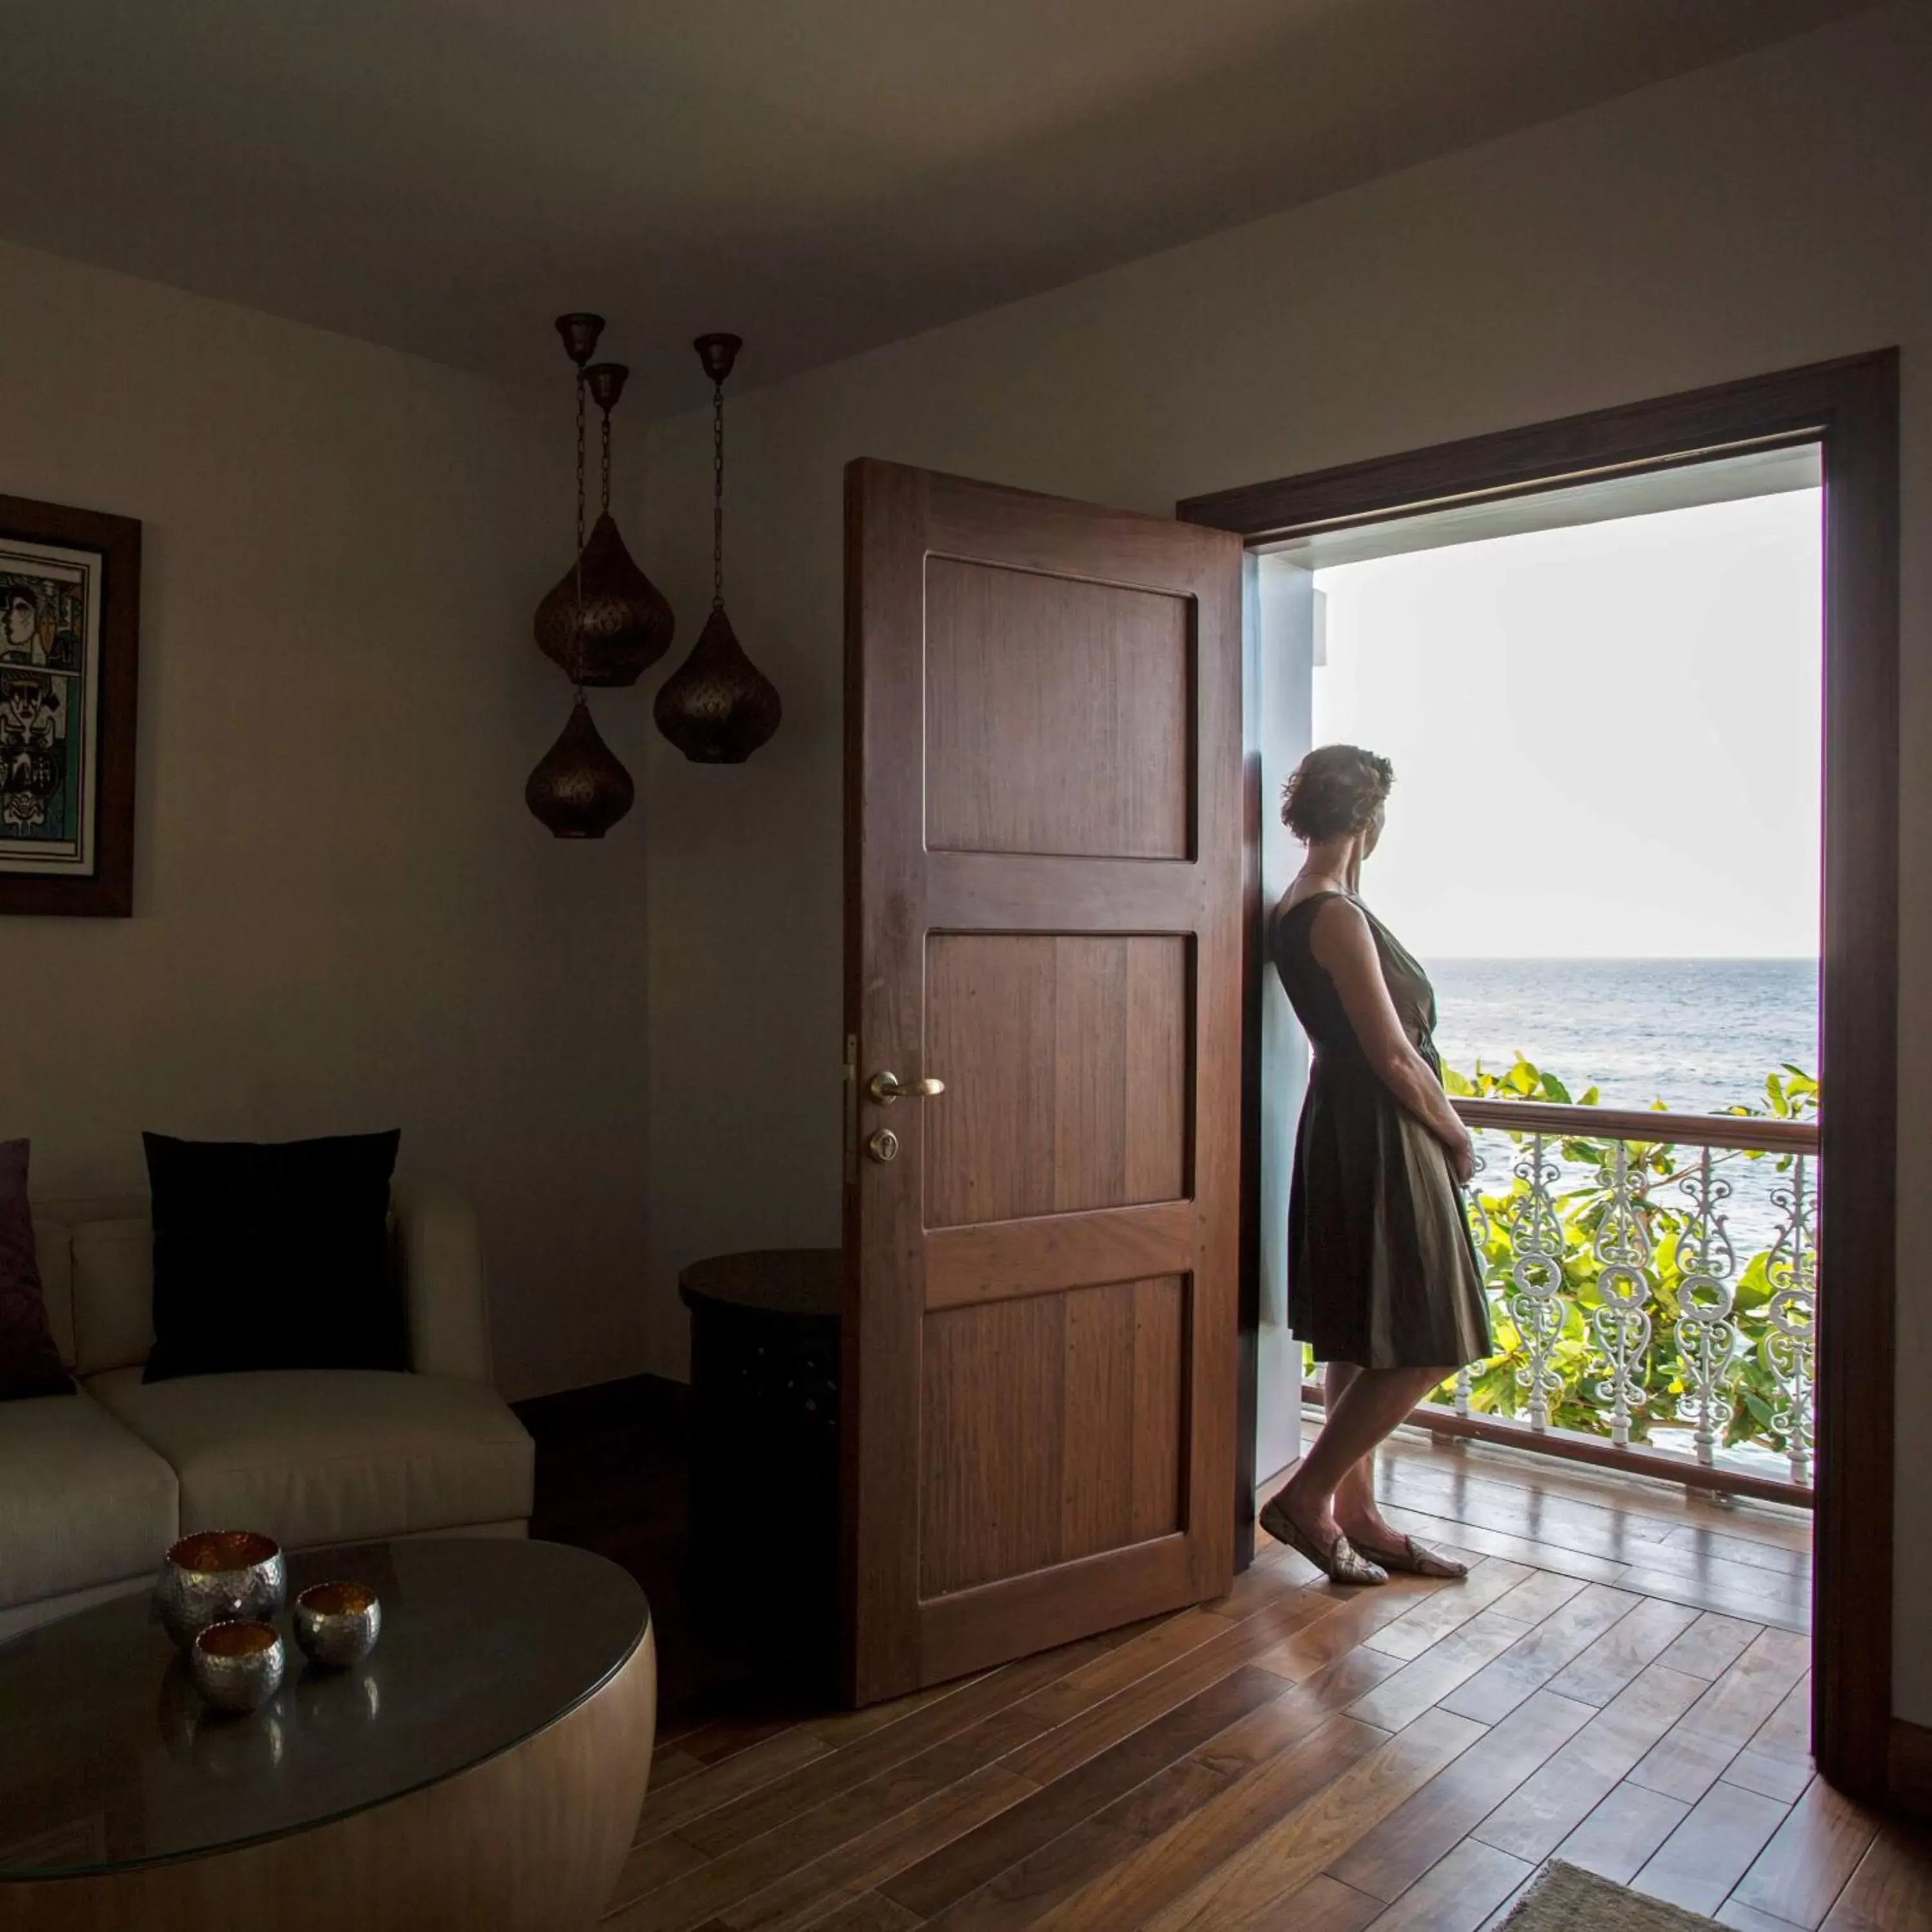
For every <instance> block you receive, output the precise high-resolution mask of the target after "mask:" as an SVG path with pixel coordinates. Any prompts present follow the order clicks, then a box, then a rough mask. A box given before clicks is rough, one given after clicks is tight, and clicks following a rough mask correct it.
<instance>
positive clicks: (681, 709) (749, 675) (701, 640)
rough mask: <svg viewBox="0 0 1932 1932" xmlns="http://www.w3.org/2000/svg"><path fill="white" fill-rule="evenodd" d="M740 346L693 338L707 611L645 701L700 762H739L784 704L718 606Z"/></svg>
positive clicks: (731, 338)
mask: <svg viewBox="0 0 1932 1932" xmlns="http://www.w3.org/2000/svg"><path fill="white" fill-rule="evenodd" d="M743 346H744V345H743V344H742V341H740V340H739V338H738V337H736V336H735V335H700V337H699V338H697V341H695V342H694V343H693V344H691V347H693V348H694V349H695V350H697V355H698V359H699V361H700V362H702V363H703V365H704V372H705V374H706V375H708V376H709V377H710V378H711V614H710V616H709V617H707V618H706V619H705V623H704V628H703V631H701V632H700V634H699V636H698V639H697V643H696V644H695V645H694V646H693V647H692V649H691V655H690V656H688V658H685V661H684V662H683V663H682V664H680V665H679V667H677V669H676V670H674V671H673V672H672V673H671V674H670V676H669V677H667V679H665V680H664V682H663V683H662V684H661V685H660V686H659V687H658V694H657V698H656V701H655V703H653V704H652V707H651V709H652V715H653V716H654V717H655V718H656V719H657V724H658V730H660V731H661V732H662V733H664V736H666V737H667V738H668V739H670V742H672V743H673V745H676V747H677V748H678V749H679V751H682V753H683V754H684V755H685V757H687V758H688V759H690V760H691V762H692V763H694V764H700V765H741V764H742V763H744V762H745V760H746V759H747V758H748V757H750V756H751V754H752V753H753V752H754V751H756V750H757V748H758V747H759V746H760V745H762V744H763V743H764V742H765V741H766V739H768V738H769V737H770V736H771V735H772V733H773V732H774V731H775V730H777V729H778V719H779V717H780V715H781V712H782V709H783V707H782V706H781V704H780V703H779V700H778V690H777V688H776V687H775V685H773V684H772V681H771V680H770V679H769V678H768V677H766V676H765V674H764V673H763V672H762V671H761V670H759V668H758V667H757V665H756V664H754V663H752V661H751V659H750V658H748V657H747V656H746V655H745V652H744V650H743V648H742V646H740V645H739V642H738V639H737V637H736V634H735V633H734V632H733V630H732V628H731V619H730V618H729V617H728V616H726V614H725V611H724V380H725V378H726V377H727V376H729V375H730V373H731V369H732V365H733V363H735V362H736V360H737V358H738V351H739V349H741V348H742V347H743Z"/></svg>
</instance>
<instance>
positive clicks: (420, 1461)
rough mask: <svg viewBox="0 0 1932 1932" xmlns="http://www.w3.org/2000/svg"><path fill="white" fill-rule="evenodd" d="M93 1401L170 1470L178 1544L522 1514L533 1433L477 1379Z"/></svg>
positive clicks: (164, 1390) (378, 1377)
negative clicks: (225, 1536)
mask: <svg viewBox="0 0 1932 1932" xmlns="http://www.w3.org/2000/svg"><path fill="white" fill-rule="evenodd" d="M87 1388H88V1392H89V1394H91V1395H92V1396H93V1397H95V1398H96V1399H97V1400H98V1401H99V1402H100V1403H101V1406H103V1407H104V1409H107V1410H108V1411H109V1412H110V1414H112V1415H114V1416H115V1417H116V1418H118V1419H119V1420H120V1421H123V1422H124V1423H125V1424H127V1427H129V1428H130V1429H131V1430H133V1431H134V1433H136V1435H137V1436H139V1437H140V1438H141V1439H142V1441H143V1442H147V1443H149V1444H151V1445H152V1446H153V1447H154V1448H155V1449H156V1450H157V1451H159V1452H160V1454H161V1455H163V1456H164V1457H166V1459H167V1460H168V1461H169V1463H172V1465H173V1466H174V1469H175V1473H176V1475H178V1477H179V1478H180V1481H181V1533H182V1534H183V1535H187V1534H189V1533H190V1532H193V1531H195V1530H198V1529H259V1530H263V1531H266V1532H267V1534H268V1535H271V1536H272V1537H275V1538H277V1539H278V1541H280V1542H281V1543H282V1544H285V1545H286V1546H287V1547H289V1548H290V1549H301V1548H303V1547H306V1546H308V1545H310V1544H318V1543H345V1542H353V1541H359V1540H362V1539H363V1538H374V1537H381V1536H396V1535H408V1534H410V1533H412V1532H416V1531H418V1530H426V1529H455V1528H458V1527H460V1526H463V1525H464V1524H468V1523H497V1522H501V1521H502V1520H504V1519H505V1518H507V1517H527V1516H528V1515H529V1513H530V1499H531V1490H532V1480H533V1472H534V1450H533V1446H532V1443H531V1442H530V1439H529V1435H528V1433H526V1431H525V1430H524V1428H523V1424H521V1423H520V1422H519V1421H517V1418H516V1417H515V1416H514V1415H512V1414H511V1411H510V1408H509V1405H508V1403H505V1401H504V1400H503V1399H502V1397H500V1396H499V1395H498V1394H496V1391H494V1390H493V1389H490V1388H485V1387H484V1385H482V1384H481V1383H480V1382H458V1381H453V1380H450V1379H446V1378H445V1377H443V1376H413V1375H403V1374H395V1373H387V1372H386V1371H383V1370H377V1369H321V1370H317V1369H276V1370H253V1371H248V1370H245V1371H241V1372H238V1373H233V1374H229V1375H220V1376H178V1377H175V1378H173V1379H170V1380H168V1381H166V1382H143V1381H142V1379H141V1372H140V1371H139V1370H138V1369H117V1370H113V1371H112V1372H111V1373H108V1374H107V1375H103V1376H95V1378H94V1379H92V1381H91V1382H89V1383H88V1385H87Z"/></svg>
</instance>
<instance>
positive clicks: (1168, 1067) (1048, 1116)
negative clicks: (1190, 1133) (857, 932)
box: [925, 933, 1194, 1229]
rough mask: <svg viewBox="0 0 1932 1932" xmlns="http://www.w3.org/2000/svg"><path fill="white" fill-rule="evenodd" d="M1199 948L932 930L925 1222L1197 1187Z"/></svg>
mask: <svg viewBox="0 0 1932 1932" xmlns="http://www.w3.org/2000/svg"><path fill="white" fill-rule="evenodd" d="M1188 949H1189V941H1187V939H1186V938H1184V937H1181V936H1179V935H1151V934H1143V935H1134V936H1132V937H1121V938H1116V937H1112V936H1106V937H1103V936H1099V935H1089V934H1060V935H1052V936H1048V935H1032V934H1021V933H936V934H935V935H932V937H931V938H930V939H929V941H928V943H927V947H926V1061H925V1064H926V1065H927V1066H929V1067H950V1069H952V1072H951V1073H950V1074H949V1075H948V1076H947V1085H948V1097H949V1098H950V1099H951V1100H953V1103H954V1104H953V1105H952V1106H944V1107H935V1108H932V1109H929V1118H928V1120H927V1122H926V1226H927V1227H928V1228H929V1229H938V1228H951V1227H959V1226H966V1225H968V1224H970V1223H977V1222H985V1221H1007V1220H1020V1219H1023V1218H1026V1217H1032V1216H1036V1215H1040V1214H1054V1213H1067V1212H1070V1211H1074V1210H1076V1209H1081V1208H1125V1207H1131V1206H1134V1205H1138V1204H1139V1203H1140V1202H1148V1201H1172V1200H1174V1199H1178V1197H1179V1196H1181V1195H1183V1194H1184V1193H1186V1192H1187V1165H1188V1163H1187V1155H1188V1148H1187V1101H1188V1094H1187V1043H1188V1040H1189V1039H1190V1037H1191V1036H1192V1034H1193V1028H1194V1016H1193V1010H1192V1009H1193V999H1192V992H1191V986H1190V978H1191V976H1190V974H1189V971H1188V957H1187V956H1188Z"/></svg>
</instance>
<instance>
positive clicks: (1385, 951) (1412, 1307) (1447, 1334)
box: [1268, 892, 1492, 1369]
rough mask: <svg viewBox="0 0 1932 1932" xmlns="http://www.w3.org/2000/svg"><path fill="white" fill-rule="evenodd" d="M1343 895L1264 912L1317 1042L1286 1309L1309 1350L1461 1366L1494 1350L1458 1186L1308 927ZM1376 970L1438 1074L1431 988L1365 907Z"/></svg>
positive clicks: (1378, 1364)
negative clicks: (1379, 1066) (1370, 1054)
mask: <svg viewBox="0 0 1932 1932" xmlns="http://www.w3.org/2000/svg"><path fill="white" fill-rule="evenodd" d="M1331 898H1350V895H1348V894H1346V893H1337V892H1315V893H1312V894H1310V896H1309V897H1308V898H1305V899H1303V900H1301V901H1298V903H1297V904H1294V905H1292V906H1282V905H1277V907H1275V909H1274V911H1273V912H1272V913H1271V914H1270V915H1269V918H1268V954H1269V956H1270V958H1271V959H1273V960H1274V965H1275V971H1277V973H1279V974H1280V975H1281V983H1282V985H1283V987H1284V988H1285V989H1286V992H1287V994H1288V997H1289V1001H1290V1003H1291V1004H1292V1005H1293V1007H1294V1008H1295V1017H1296V1018H1297V1019H1298V1020H1300V1021H1301V1025H1302V1029H1303V1031H1304V1032H1305V1033H1307V1035H1308V1039H1309V1043H1310V1045H1311V1046H1313V1049H1314V1053H1315V1058H1314V1064H1313V1067H1311V1068H1310V1073H1309V1079H1308V1094H1307V1098H1306V1099H1305V1100H1304V1102H1303V1103H1302V1108H1301V1124H1300V1126H1299V1127H1298V1129H1297V1130H1296V1133H1295V1175H1294V1181H1293V1184H1292V1188H1291V1190H1290V1193H1289V1211H1288V1319H1289V1327H1290V1328H1292V1330H1293V1331H1294V1332H1295V1337H1296V1339H1297V1340H1299V1341H1303V1342H1306V1343H1308V1344H1309V1345H1310V1346H1311V1347H1312V1348H1313V1349H1314V1351H1315V1355H1316V1360H1317V1361H1324V1362H1355V1363H1357V1364H1360V1365H1361V1367H1364V1368H1369V1369H1394V1368H1433V1367H1444V1368H1460V1367H1462V1366H1463V1364H1465V1363H1469V1362H1479V1361H1483V1360H1484V1358H1487V1356H1488V1355H1490V1353H1491V1352H1492V1350H1491V1346H1490V1318H1489V1306H1488V1304H1487V1301H1486V1300H1485V1298H1484V1294H1483V1284H1482V1274H1481V1269H1480V1268H1479V1266H1478V1262H1477V1259H1476V1250H1475V1243H1474V1242H1473V1241H1472V1239H1471V1238H1470V1235H1469V1217H1468V1214H1467V1211H1466V1208H1465V1206H1464V1204H1463V1194H1462V1190H1460V1188H1459V1187H1457V1184H1456V1183H1455V1181H1454V1178H1453V1177H1452V1176H1451V1174H1450V1172H1449V1160H1448V1153H1447V1151H1445V1148H1444V1147H1443V1145H1442V1142H1440V1141H1439V1140H1438V1139H1436V1136H1434V1135H1433V1133H1430V1130H1428V1128H1427V1127H1424V1125H1423V1124H1422V1123H1421V1121H1419V1120H1418V1119H1417V1118H1416V1117H1415V1115H1413V1114H1412V1113H1411V1112H1409V1109H1407V1108H1406V1107H1405V1106H1403V1104H1402V1103H1401V1102H1400V1100H1397V1098H1396V1097H1395V1096H1394V1094H1392V1093H1391V1092H1390V1091H1389V1090H1388V1088H1387V1087H1385V1085H1383V1084H1382V1081H1381V1079H1379V1076H1377V1075H1376V1071H1375V1070H1374V1068H1373V1067H1371V1066H1370V1064H1369V1062H1368V1058H1367V1055H1365V1054H1364V1052H1363V1051H1362V1046H1361V1042H1360V1041H1359V1040H1358V1039H1357V1038H1356V1037H1355V1028H1354V1027H1353V1026H1352V1025H1351V1024H1350V1022H1349V1016H1348V1013H1347V1011H1346V1009H1345V1008H1344V1007H1343V1004H1342V998H1341V995H1340V994H1339V993H1338V992H1337V991H1336V989H1335V983H1334V980H1331V978H1330V977H1329V976H1328V968H1326V967H1325V966H1323V965H1322V964H1321V962H1319V960H1317V959H1316V957H1315V954H1314V950H1313V947H1312V946H1311V944H1310V932H1311V931H1312V929H1313V926H1314V923H1315V916H1316V913H1317V912H1318V911H1319V910H1320V909H1321V907H1322V906H1323V905H1324V904H1325V903H1326V902H1327V901H1328V900H1330V899H1331ZM1351 903H1352V904H1354V905H1355V907H1357V909H1358V910H1359V911H1360V912H1361V914H1362V916H1364V918H1365V919H1367V921H1368V922H1369V930H1370V932H1372V933H1373V935H1375V941H1376V953H1377V954H1378V955H1379V957H1380V959H1381V960H1382V978H1383V980H1384V981H1385V983H1386V984H1387V985H1388V990H1389V997H1390V998H1391V1000H1393V1001H1394V1003H1395V1010H1396V1013H1397V1016H1398V1017H1399V1018H1400V1020H1401V1022H1402V1025H1403V1031H1404V1032H1405V1033H1406V1034H1408V1036H1409V1039H1410V1040H1411V1042H1412V1043H1413V1044H1414V1045H1415V1049H1416V1050H1417V1051H1418V1052H1419V1053H1420V1054H1421V1055H1422V1057H1423V1058H1424V1060H1425V1061H1427V1062H1428V1063H1429V1064H1430V1067H1432V1068H1433V1069H1434V1070H1435V1071H1436V1073H1438V1074H1440V1073H1441V1072H1442V1061H1441V1060H1440V1059H1439V1058H1438V1056H1437V1054H1436V1043H1435V1041H1434V1040H1433V1038H1432V1037H1431V1035H1432V1034H1433V1031H1434V1029H1435V1025H1436V991H1435V989H1434V988H1433V986H1430V983H1429V976H1428V975H1427V974H1426V973H1424V971H1423V970H1422V968H1421V965H1419V964H1418V962H1417V961H1416V960H1415V959H1414V958H1413V957H1412V955H1411V954H1410V953H1409V952H1408V951H1407V950H1406V949H1405V948H1404V947H1403V945H1402V944H1401V942H1400V941H1398V940H1397V938H1396V937H1395V935H1394V934H1393V933H1392V932H1390V931H1389V929H1388V928H1387V927H1386V926H1384V925H1383V924H1382V921H1381V920H1380V919H1377V918H1376V916H1375V914H1374V913H1372V912H1370V910H1369V909H1368V907H1366V906H1364V905H1363V904H1362V903H1361V901H1360V900H1359V899H1354V898H1351Z"/></svg>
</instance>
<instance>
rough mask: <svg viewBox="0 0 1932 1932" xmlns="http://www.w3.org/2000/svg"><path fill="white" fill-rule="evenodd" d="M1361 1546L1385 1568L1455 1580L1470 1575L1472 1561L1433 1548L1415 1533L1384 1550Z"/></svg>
mask: <svg viewBox="0 0 1932 1932" xmlns="http://www.w3.org/2000/svg"><path fill="white" fill-rule="evenodd" d="M1357 1547H1358V1549H1359V1550H1360V1551H1361V1554H1362V1555H1363V1556H1366V1557H1367V1558H1368V1559H1369V1560H1370V1562H1374V1563H1379V1564H1380V1565H1382V1568H1384V1569H1385V1570H1400V1571H1403V1573H1404V1574H1406V1575H1408V1576H1411V1577H1450V1578H1451V1579H1454V1578H1458V1577H1466V1576H1468V1575H1469V1565H1468V1564H1466V1563H1459V1562H1457V1560H1456V1559H1455V1558H1454V1557H1453V1556H1444V1555H1443V1554H1442V1552H1441V1551H1440V1550H1431V1549H1430V1547H1429V1546H1428V1544H1426V1543H1418V1542H1417V1541H1416V1540H1415V1538H1414V1537H1412V1536H1405V1537H1404V1538H1403V1540H1402V1541H1401V1542H1400V1544H1398V1545H1397V1547H1395V1548H1394V1549H1392V1550H1384V1549H1382V1548H1381V1547H1379V1545H1377V1544H1373V1543H1364V1544H1359V1545H1358V1546H1357Z"/></svg>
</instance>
